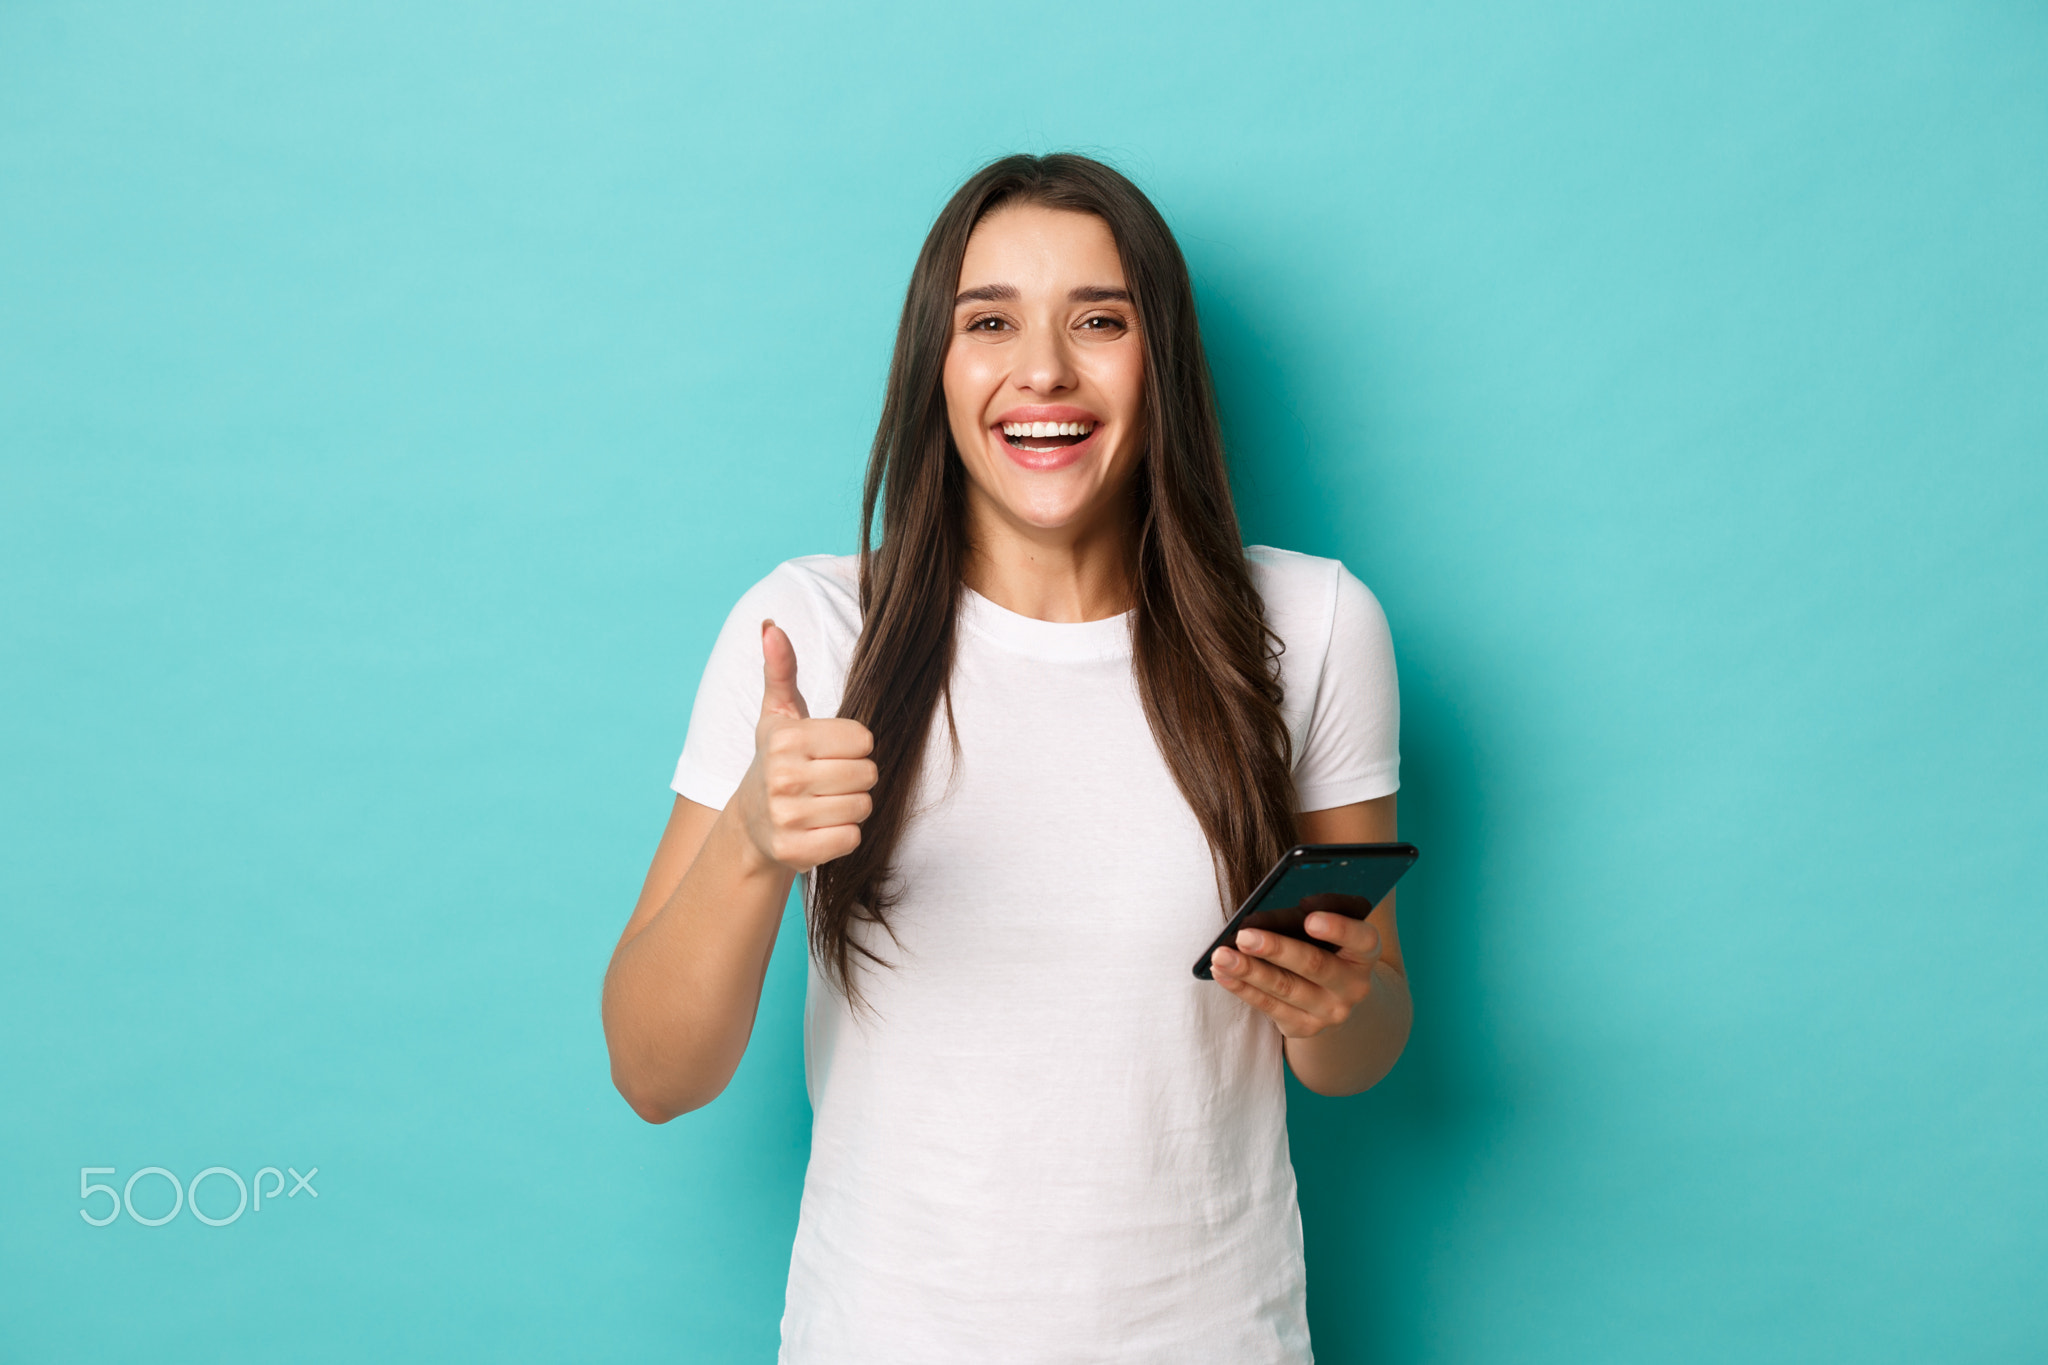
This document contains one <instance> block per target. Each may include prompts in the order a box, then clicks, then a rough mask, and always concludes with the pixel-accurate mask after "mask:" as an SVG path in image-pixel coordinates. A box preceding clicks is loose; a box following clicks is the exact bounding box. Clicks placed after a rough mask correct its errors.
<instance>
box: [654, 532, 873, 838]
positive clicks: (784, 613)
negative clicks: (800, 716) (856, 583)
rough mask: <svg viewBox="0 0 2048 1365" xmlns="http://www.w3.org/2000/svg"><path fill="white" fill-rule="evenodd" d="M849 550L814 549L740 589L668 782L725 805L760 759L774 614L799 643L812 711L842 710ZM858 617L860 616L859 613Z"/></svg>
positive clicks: (703, 801)
mask: <svg viewBox="0 0 2048 1365" xmlns="http://www.w3.org/2000/svg"><path fill="white" fill-rule="evenodd" d="M850 560H851V556H847V557H844V558H840V557H834V556H831V555H812V556H808V557H806V558H803V559H793V560H790V561H788V562H786V563H784V564H780V565H777V566H776V568H775V569H774V571H773V572H771V573H770V574H769V575H768V576H767V577H766V578H764V579H762V580H761V581H760V582H758V583H756V584H755V585H754V586H753V587H751V588H749V589H747V591H746V592H745V593H743V594H741V596H740V600H739V602H738V604H737V605H735V606H734V607H733V609H732V611H731V613H730V614H728V615H727V616H726V618H725V625H724V626H723V627H722V628H720V630H719V632H718V640H717V642H716V643H715V644H713V645H712V646H711V657H710V658H709V659H708V660H707V661H706V662H705V664H704V676H703V678H702V680H701V681H699V683H698V684H697V699H696V702H695V703H694V704H693V705H692V706H691V708H690V729H689V733H688V734H687V735H686V736H685V737H684V740H683V752H682V757H681V758H680V759H678V760H677V762H676V773H675V777H674V779H673V780H672V781H671V782H670V783H669V786H670V787H671V788H672V789H673V790H674V791H675V792H676V793H677V794H678V795H680V796H684V797H687V798H689V799H690V800H692V801H695V802H696V803H697V804H698V805H700V806H709V807H710V808H711V809H713V810H722V809H724V807H725V803H726V802H728V801H730V800H732V794H733V793H734V792H735V791H737V790H738V789H739V785H740V779H741V778H743V777H745V776H746V773H747V768H748V766H749V765H751V764H752V763H753V761H754V727H755V725H756V724H757V723H758V722H759V721H760V719H761V689H762V679H761V622H762V621H763V620H764V619H772V620H773V621H774V622H775V624H777V625H778V626H781V627H782V629H783V630H784V631H785V632H786V633H787V634H788V635H789V641H790V644H791V645H792V646H793V647H794V648H795V650H796V685H797V690H798V691H799V692H801V693H802V694H803V697H804V703H805V705H806V706H807V707H808V708H809V709H810V713H811V714H812V715H813V716H829V715H832V714H834V713H835V712H836V711H837V710H838V709H839V698H840V694H841V692H842V690H843V688H844V686H845V679H846V673H845V668H846V660H847V658H848V656H849V655H850V653H851V646H852V641H853V636H854V634H855V633H856V632H855V631H854V630H851V629H849V626H850V621H849V616H850V614H851V613H852V612H853V611H854V598H853V585H852V578H851V565H850V563H849V561H850ZM856 619H857V618H856Z"/></svg>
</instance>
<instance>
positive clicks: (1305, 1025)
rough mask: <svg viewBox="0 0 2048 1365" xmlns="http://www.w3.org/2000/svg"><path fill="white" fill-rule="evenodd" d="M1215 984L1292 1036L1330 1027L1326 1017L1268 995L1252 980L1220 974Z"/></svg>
mask: <svg viewBox="0 0 2048 1365" xmlns="http://www.w3.org/2000/svg"><path fill="white" fill-rule="evenodd" d="M1216 984H1217V985H1219V986H1221V987H1223V989H1224V990H1226V991H1229V992H1230V993H1231V994H1232V995H1234V996H1236V997H1237V998H1238V999H1240V1000H1242V1001H1244V1002H1245V1003H1246V1004H1247V1005H1250V1006H1251V1007H1252V1008H1253V1009H1255V1010H1257V1011H1258V1012H1259V1013H1261V1014H1263V1015H1265V1016H1266V1017H1267V1018H1269V1019H1271V1020H1272V1021H1273V1022H1274V1023H1275V1024H1276V1025H1278V1026H1279V1029H1280V1031H1281V1032H1282V1033H1285V1034H1288V1035H1289V1036H1291V1037H1296V1038H1308V1037H1313V1036H1315V1035H1316V1034H1318V1033H1320V1032H1322V1031H1323V1030H1324V1029H1325V1028H1327V1027H1329V1023H1328V1021H1327V1020H1323V1019H1318V1018H1317V1017H1316V1016H1314V1015H1313V1014H1310V1013H1309V1012H1308V1011H1307V1010H1305V1009H1302V1008H1301V1007H1300V1006H1299V1005H1294V1004H1290V1003H1288V1002H1287V1001H1285V1000H1282V999H1280V998H1279V997H1278V996H1275V995H1268V994H1267V993H1266V992H1264V991H1262V990H1260V989H1259V988H1258V987H1256V986H1254V985H1251V984H1250V983H1249V982H1245V981H1240V980H1238V979H1237V978H1235V977H1229V976H1224V975H1222V974H1221V973H1218V974H1217V977H1216Z"/></svg>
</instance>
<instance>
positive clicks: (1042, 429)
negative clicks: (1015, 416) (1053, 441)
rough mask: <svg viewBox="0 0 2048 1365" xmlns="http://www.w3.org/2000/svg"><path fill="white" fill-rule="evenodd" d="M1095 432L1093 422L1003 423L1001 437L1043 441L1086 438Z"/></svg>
mask: <svg viewBox="0 0 2048 1365" xmlns="http://www.w3.org/2000/svg"><path fill="white" fill-rule="evenodd" d="M1093 430H1095V424H1094V423H1093V422H1005V423H1003V435H1005V436H1015V437H1018V438H1020V439H1023V440H1027V441H1028V440H1043V439H1045V438H1046V437H1048V436H1086V435H1087V434H1088V433H1089V432H1091V431H1093Z"/></svg>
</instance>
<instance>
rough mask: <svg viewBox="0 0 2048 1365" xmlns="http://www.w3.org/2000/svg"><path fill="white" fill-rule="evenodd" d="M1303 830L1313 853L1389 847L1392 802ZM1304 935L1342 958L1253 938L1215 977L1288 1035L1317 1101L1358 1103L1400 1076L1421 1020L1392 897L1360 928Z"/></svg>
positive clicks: (1318, 917)
mask: <svg viewBox="0 0 2048 1365" xmlns="http://www.w3.org/2000/svg"><path fill="white" fill-rule="evenodd" d="M1297 824H1298V826H1299V828H1300V831H1301V840H1302V842H1303V843H1307V844H1379V843H1390V842H1392V841H1393V839H1394V838H1395V837H1396V836H1395V833H1394V828H1395V821H1394V797H1393V796H1391V795H1388V796H1382V797H1380V798H1378V799H1377V800H1373V801H1360V802H1357V803H1356V804H1354V805H1349V806H1337V807H1334V808H1332V809H1330V810H1317V811H1307V812H1305V813H1303V814H1302V815H1301V816H1299V817H1298V820H1297ZM1306 927H1307V929H1308V931H1309V932H1310V933H1311V934H1313V935H1315V937H1317V938H1319V939H1321V940H1323V941H1324V942H1326V943H1331V944H1334V945H1335V947H1336V951H1334V952H1332V951H1326V950H1324V949H1322V948H1318V947H1316V946H1315V945H1313V944H1308V943H1303V942H1301V941H1300V940H1298V939H1292V938H1287V937H1285V936H1284V935H1280V934H1272V933H1262V932H1260V931H1258V930H1246V931H1245V932H1243V933H1240V934H1239V935H1238V939H1237V946H1238V947H1239V948H1240V949H1241V950H1242V951H1240V952H1235V953H1233V952H1231V951H1230V950H1229V949H1227V948H1225V949H1220V950H1218V952H1217V954H1216V960H1215V963H1214V964H1213V966H1212V970H1213V971H1214V972H1215V974H1216V980H1217V981H1218V982H1219V983H1220V984H1221V985H1222V986H1223V987H1224V988H1225V989H1226V990H1228V991H1230V993H1231V994H1233V995H1235V996H1237V997H1238V998H1239V999H1240V1000H1243V1001H1245V1002H1246V1003H1247V1004H1249V1005H1251V1006H1252V1007H1253V1008H1254V1009H1257V1010H1259V1011H1261V1012H1262V1013H1264V1014H1265V1015H1267V1016H1268V1017H1269V1018H1271V1019H1272V1020H1273V1023H1274V1024H1275V1026H1276V1027H1278V1028H1279V1030H1280V1032H1281V1033H1282V1034H1284V1035H1286V1039H1287V1042H1286V1047H1287V1064H1288V1066H1290V1067H1292V1068H1293V1070H1294V1074H1295V1077H1296V1078H1297V1079H1298V1080H1300V1081H1301V1083H1302V1084H1303V1085H1305V1086H1307V1087H1308V1088H1309V1089H1311V1090H1313V1091H1315V1092H1316V1093H1317V1094H1320V1095H1355V1094H1357V1093H1358V1092H1359V1091H1361V1090H1368V1089H1370V1088H1371V1087H1373V1086H1374V1085H1377V1084H1378V1083H1379V1081H1380V1079H1381V1078H1382V1077H1384V1076H1385V1075H1386V1074H1387V1073H1388V1072H1389V1071H1392V1070H1393V1069H1394V1063H1395V1062H1396V1061H1398V1060H1399V1059H1400V1056H1401V1049H1402V1048H1403V1047H1405V1046H1406V1045H1407V1042H1408V1028H1409V1024H1410V1023H1411V1021H1412V1020H1413V1018H1414V1006H1413V1004H1412V1003H1411V1002H1410V1000H1409V998H1408V974H1407V972H1406V970H1405V969H1404V968H1403V965H1402V962H1401V939H1400V934H1399V933H1398V931H1397V930H1396V928H1395V925H1394V896H1393V894H1392V893H1391V892H1390V893H1389V894H1388V895H1387V898H1386V899H1385V900H1383V901H1381V902H1380V903H1379V905H1378V906H1376V907H1375V908H1374V909H1373V912H1372V914H1371V915H1370V916H1369V917H1368V918H1367V919H1366V920H1365V921H1364V922H1363V923H1361V922H1359V921H1358V920H1354V919H1350V918H1347V917H1346V916H1343V915H1334V914H1329V913H1328V912H1318V913H1317V914H1313V915H1310V916H1309V917H1308V921H1307V925H1306Z"/></svg>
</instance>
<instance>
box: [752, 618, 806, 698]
mask: <svg viewBox="0 0 2048 1365" xmlns="http://www.w3.org/2000/svg"><path fill="white" fill-rule="evenodd" d="M761 714H762V715H764V716H793V717H795V718H796V719H798V720H804V719H806V718H808V717H809V716H810V714H811V708H810V707H808V706H805V705H804V694H803V693H801V692H799V691H797V690H796V646H795V645H792V644H791V643H790V642H789V636H788V635H787V634H786V633H785V632H784V631H783V629H782V627H781V626H778V625H776V624H775V623H774V622H773V621H763V622H762V623H761Z"/></svg>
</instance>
